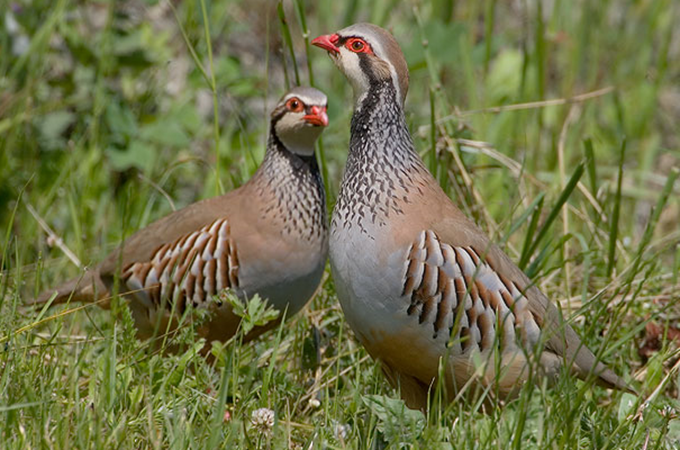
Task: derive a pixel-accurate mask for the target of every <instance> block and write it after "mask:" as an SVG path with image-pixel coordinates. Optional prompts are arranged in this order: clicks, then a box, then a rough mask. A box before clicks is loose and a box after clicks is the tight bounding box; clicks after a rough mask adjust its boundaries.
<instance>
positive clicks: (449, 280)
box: [403, 224, 633, 392]
mask: <svg viewBox="0 0 680 450" xmlns="http://www.w3.org/2000/svg"><path fill="white" fill-rule="evenodd" d="M459 226H460V224H459ZM460 235H464V236H465V235H476V236H479V235H480V234H479V233H464V232H463V233H459V236H460ZM466 244H467V245H451V244H449V243H447V242H445V241H443V240H442V239H440V237H439V236H438V235H437V234H436V233H435V232H433V231H431V230H426V231H422V232H420V234H419V236H418V238H417V239H416V241H414V242H413V243H412V244H411V246H410V248H409V251H408V258H407V263H406V268H405V272H404V277H403V281H404V285H403V295H405V296H407V297H408V298H410V305H409V307H408V310H407V313H408V314H410V315H416V316H417V317H418V320H419V323H420V324H421V325H423V326H431V327H432V328H431V330H432V332H433V338H434V339H438V338H439V335H440V334H441V333H444V334H445V335H446V336H447V337H448V338H449V341H448V342H449V345H453V349H454V352H455V351H459V352H460V353H462V354H466V353H468V352H471V351H472V350H478V351H482V352H483V351H487V350H491V349H493V348H494V346H496V347H495V348H499V349H500V350H501V353H502V354H503V355H506V354H512V353H518V352H523V353H525V354H531V353H533V352H534V351H535V349H536V345H537V344H539V345H543V354H542V357H541V360H542V363H544V364H545V363H546V362H549V363H550V364H551V365H553V366H552V367H550V368H547V369H548V372H556V371H557V370H558V369H559V365H560V364H563V363H564V362H565V361H567V362H568V363H569V364H570V365H571V366H572V368H573V369H574V370H575V371H576V372H577V373H578V374H579V375H580V376H581V377H586V376H588V375H590V374H591V373H593V372H594V373H595V374H596V375H597V376H598V377H599V378H598V380H597V381H598V382H599V383H600V384H602V385H604V386H606V387H610V388H611V387H617V388H619V389H622V390H627V391H630V392H633V391H632V389H631V388H630V387H629V386H628V385H627V384H626V383H625V382H624V381H623V380H622V379H621V378H620V377H618V376H617V375H616V374H615V373H614V372H613V371H611V370H610V369H608V368H607V367H606V366H605V365H604V364H602V363H601V362H599V361H597V359H596V357H595V355H594V354H593V353H592V352H591V351H590V350H589V349H588V348H587V347H585V345H583V343H582V342H581V340H580V338H579V337H578V335H577V334H576V332H575V331H574V330H573V329H572V328H571V327H570V326H569V325H568V324H567V323H565V322H564V320H562V318H561V315H560V314H559V311H558V310H557V308H556V307H555V306H554V305H552V304H551V303H550V302H549V300H548V299H547V298H546V297H545V295H543V293H541V292H540V290H539V289H538V288H537V287H535V286H533V285H531V284H530V281H529V280H528V278H527V277H526V275H524V273H523V272H522V271H521V270H519V268H517V266H515V265H514V264H513V263H512V261H511V260H510V259H509V258H508V257H507V256H506V255H505V254H504V253H503V252H502V251H501V250H500V249H499V248H498V247H496V246H495V245H493V244H490V243H489V242H488V241H486V240H485V239H480V240H478V241H471V242H467V243H466ZM454 354H455V353H454Z"/></svg>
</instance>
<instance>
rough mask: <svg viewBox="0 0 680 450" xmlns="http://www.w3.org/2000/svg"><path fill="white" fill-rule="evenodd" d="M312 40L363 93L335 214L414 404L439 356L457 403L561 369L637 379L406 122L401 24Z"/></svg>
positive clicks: (383, 352)
mask: <svg viewBox="0 0 680 450" xmlns="http://www.w3.org/2000/svg"><path fill="white" fill-rule="evenodd" d="M312 44H314V45H316V46H318V47H321V48H322V49H324V50H326V51H327V52H328V54H329V55H330V57H331V59H332V60H333V62H334V63H335V65H336V66H337V67H338V68H339V69H340V71H342V72H343V73H344V75H345V76H346V78H347V79H348V80H349V82H350V83H351V85H352V87H353V89H354V99H355V100H354V101H355V103H354V115H353V117H352V123H351V137H350V144H349V156H348V158H347V164H346V167H345V174H344V177H343V180H342V186H341V188H340V194H339V196H338V200H337V203H336V205H335V209H334V211H333V216H332V220H331V232H330V244H329V246H330V262H331V271H332V274H333V277H334V280H335V286H336V290H337V295H338V298H339V300H340V303H341V305H342V309H343V311H344V313H345V316H346V318H347V322H348V323H349V325H350V327H351V328H352V329H353V331H354V333H355V335H356V336H357V337H358V339H359V341H360V342H361V343H362V344H363V345H364V346H365V347H366V349H367V350H368V352H369V354H370V355H371V356H372V357H373V358H375V359H378V360H380V361H381V363H382V366H383V368H384V370H385V373H386V374H387V376H388V379H389V380H390V382H391V383H392V384H393V385H395V386H398V387H399V388H400V391H401V395H402V397H403V398H404V399H405V401H406V403H407V404H408V405H409V406H411V407H414V408H425V407H426V405H427V404H428V395H429V392H430V391H431V390H432V389H434V387H435V383H434V382H435V380H436V379H437V378H438V374H439V367H440V363H441V364H442V368H443V371H444V374H445V380H442V381H443V386H444V387H445V392H446V394H447V396H448V398H449V399H450V400H452V399H454V398H455V397H456V395H458V394H460V393H462V392H467V393H469V392H471V391H475V390H476V389H475V388H481V389H484V390H488V391H489V392H490V393H491V394H497V395H498V397H499V398H511V397H512V396H513V395H515V394H516V393H517V388H518V387H519V386H520V385H522V384H523V383H525V382H527V381H528V380H530V379H533V380H537V379H538V378H539V376H546V377H547V378H548V379H554V378H555V377H556V376H557V375H558V374H559V373H560V371H561V368H562V367H563V366H565V367H566V368H567V369H568V370H569V371H571V372H573V373H575V374H577V375H579V376H581V377H587V376H588V375H589V374H591V373H592V374H593V376H594V377H595V378H596V380H597V381H598V382H599V383H600V384H602V385H604V386H607V387H616V388H619V389H625V390H629V388H628V386H627V385H626V383H625V382H624V381H623V380H622V379H621V378H619V377H618V376H617V375H616V374H615V373H614V372H612V371H611V370H610V369H608V368H607V367H605V366H604V364H602V363H601V362H599V361H598V360H597V358H596V357H595V355H594V354H593V353H592V352H591V351H590V350H589V349H588V348H587V347H585V345H583V343H582V342H581V340H580V339H579V337H578V335H577V334H576V333H575V332H574V330H573V329H572V328H571V327H570V326H569V325H568V324H567V323H565V322H564V320H563V319H562V318H561V316H560V314H559V312H558V310H557V308H556V307H555V306H554V305H553V304H552V303H551V302H550V301H549V300H548V298H547V297H546V296H545V295H544V294H543V293H542V292H541V291H540V290H539V289H538V288H537V287H536V286H535V285H534V284H532V283H531V281H530V280H529V279H528V278H527V277H526V275H525V274H524V273H523V272H522V271H521V270H520V269H519V268H518V267H517V266H516V265H515V264H513V262H512V261H511V260H510V258H508V256H507V255H505V253H503V251H502V250H500V249H499V248H498V247H497V246H496V245H494V244H493V243H491V242H490V241H489V239H488V238H487V237H486V236H485V234H484V233H483V232H482V231H481V230H480V229H479V228H478V227H477V226H476V225H475V224H474V223H473V222H472V221H470V220H469V219H468V218H467V217H466V216H465V215H464V214H463V213H462V212H461V211H460V210H459V209H458V208H457V207H456V206H455V204H454V203H453V202H452V201H451V199H449V198H448V197H447V196H446V194H445V193H444V191H443V190H442V189H441V187H440V186H439V184H438V183H437V181H436V180H435V179H434V177H433V176H432V175H431V174H430V172H429V171H428V170H427V169H426V168H425V166H424V164H423V162H422V160H421V159H420V157H419V156H418V153H417V152H416V150H415V148H414V145H413V140H412V138H411V135H410V134H409V131H408V128H407V126H406V120H405V117H404V109H403V108H404V99H405V98H406V91H407V90H408V80H409V76H408V68H407V65H406V61H405V60H404V56H403V54H402V52H401V50H400V48H399V45H398V44H397V42H396V41H395V39H394V38H393V37H392V35H391V34H390V33H389V32H387V31H386V30H384V29H382V28H380V27H377V26H375V25H371V24H356V25H352V26H350V27H348V28H345V29H343V30H340V31H338V32H337V33H334V34H331V35H324V36H319V37H317V38H316V39H314V40H313V41H312ZM536 369H537V370H536ZM531 374H536V375H537V376H535V377H532V376H531Z"/></svg>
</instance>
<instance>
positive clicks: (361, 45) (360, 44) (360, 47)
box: [347, 38, 366, 53]
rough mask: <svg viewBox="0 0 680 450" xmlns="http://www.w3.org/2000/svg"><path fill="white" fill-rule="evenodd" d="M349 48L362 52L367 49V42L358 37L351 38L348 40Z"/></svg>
mask: <svg viewBox="0 0 680 450" xmlns="http://www.w3.org/2000/svg"><path fill="white" fill-rule="evenodd" d="M347 48H348V49H350V50H351V51H353V52H355V53H361V52H364V51H366V43H365V42H364V41H363V40H361V39H358V38H355V39H350V40H349V41H347Z"/></svg>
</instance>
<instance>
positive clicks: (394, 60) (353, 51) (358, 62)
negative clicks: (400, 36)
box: [312, 23, 408, 104]
mask: <svg viewBox="0 0 680 450" xmlns="http://www.w3.org/2000/svg"><path fill="white" fill-rule="evenodd" d="M312 45H316V46H317V47H320V48H322V49H324V50H326V51H327V52H328V54H329V55H330V57H331V59H332V60H333V62H334V63H335V65H336V66H337V67H338V68H339V69H340V71H341V72H342V73H344V74H345V76H346V77H347V79H348V80H349V82H350V83H351V84H352V87H353V89H354V95H355V98H356V99H357V100H359V101H360V99H361V98H363V96H364V95H365V94H366V93H367V92H368V90H369V89H370V87H371V85H373V84H375V83H379V82H383V81H385V80H388V81H391V82H392V84H393V85H394V88H395V90H396V92H397V98H398V99H399V100H400V101H401V103H402V104H403V103H404V99H405V98H406V92H407V91H408V66H407V65H406V60H405V59H404V54H403V53H402V51H401V49H400V48H399V44H397V41H396V40H395V39H394V37H393V36H392V35H391V34H390V32H389V31H387V30H385V29H383V28H380V27H379V26H376V25H373V24H370V23H357V24H354V25H352V26H349V27H347V28H343V29H342V30H340V31H338V32H336V33H334V34H326V35H321V36H319V37H317V38H316V39H314V40H312Z"/></svg>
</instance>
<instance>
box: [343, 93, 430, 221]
mask: <svg viewBox="0 0 680 450" xmlns="http://www.w3.org/2000/svg"><path fill="white" fill-rule="evenodd" d="M423 173H426V169H425V167H424V165H423V163H422V161H421V159H420V157H419V156H418V154H417V153H416V151H415V148H414V146H413V141H412V139H411V135H410V133H409V131H408V127H407V126H406V119H405V117H404V110H403V108H402V105H401V101H400V100H399V98H398V95H397V91H396V89H395V88H394V85H393V83H392V80H384V81H379V82H375V83H373V84H372V85H371V87H370V88H369V89H368V91H367V92H366V93H365V94H364V95H363V96H362V98H361V100H360V103H359V104H357V105H356V108H355V110H354V115H353V116H352V125H351V138H350V148H349V155H348V157H347V164H346V167H345V175H344V177H343V182H342V186H341V188H340V195H339V196H338V203H337V204H336V207H335V213H334V216H333V223H334V225H336V224H338V223H339V222H338V221H339V220H340V218H342V217H344V218H347V217H352V218H354V220H356V221H359V222H363V224H360V226H359V228H360V229H362V230H363V229H365V228H366V225H367V224H368V223H369V222H370V223H373V224H383V223H385V219H386V218H387V217H388V216H389V215H390V214H400V213H401V212H402V211H401V208H400V205H401V204H402V199H404V198H408V196H409V193H410V192H411V191H415V190H417V189H418V187H417V186H416V183H417V181H418V175H419V174H423ZM342 221H343V222H344V221H345V220H344V219H343V220H342Z"/></svg>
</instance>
